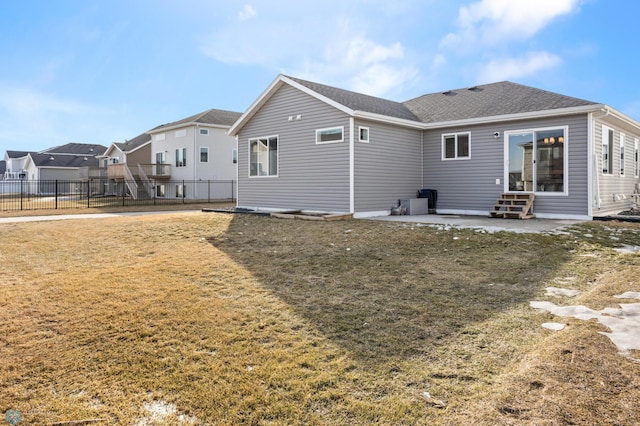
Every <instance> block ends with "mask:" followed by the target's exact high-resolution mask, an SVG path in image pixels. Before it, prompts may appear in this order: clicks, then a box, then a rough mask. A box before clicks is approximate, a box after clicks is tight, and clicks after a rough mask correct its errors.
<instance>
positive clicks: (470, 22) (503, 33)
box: [441, 0, 582, 47]
mask: <svg viewBox="0 0 640 426" xmlns="http://www.w3.org/2000/svg"><path fill="white" fill-rule="evenodd" d="M581 4H582V0H481V1H479V2H475V3H472V4H470V5H469V6H462V7H461V8H460V10H459V13H458V18H457V24H458V27H459V30H458V31H457V32H453V33H449V34H447V35H446V36H445V37H444V38H443V39H442V42H441V45H442V46H447V47H452V46H461V47H465V46H466V47H469V46H470V45H473V46H476V45H477V44H478V43H480V44H482V45H495V44H500V43H509V42H513V41H514V40H526V39H528V38H530V37H532V36H533V35H535V34H536V33H538V32H539V31H540V30H542V29H543V28H544V27H546V26H547V25H549V24H550V23H551V22H552V21H553V20H554V19H556V18H558V17H560V16H563V15H567V14H569V13H572V12H575V11H577V10H578V9H579V7H580V5H581Z"/></svg>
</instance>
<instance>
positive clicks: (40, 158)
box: [30, 153, 98, 168]
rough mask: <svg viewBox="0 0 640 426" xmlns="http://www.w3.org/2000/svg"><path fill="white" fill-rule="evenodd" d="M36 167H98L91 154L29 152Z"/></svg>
mask: <svg viewBox="0 0 640 426" xmlns="http://www.w3.org/2000/svg"><path fill="white" fill-rule="evenodd" d="M30 157H31V159H32V160H33V163H34V164H35V165H36V166H37V167H71V168H75V167H98V159H97V158H95V157H94V156H92V155H69V154H35V153H31V154H30Z"/></svg>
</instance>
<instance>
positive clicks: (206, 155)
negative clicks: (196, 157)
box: [200, 146, 209, 163]
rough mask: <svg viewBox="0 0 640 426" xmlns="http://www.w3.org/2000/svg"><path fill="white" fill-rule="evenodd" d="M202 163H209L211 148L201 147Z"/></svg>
mask: <svg viewBox="0 0 640 426" xmlns="http://www.w3.org/2000/svg"><path fill="white" fill-rule="evenodd" d="M200 162H201V163H208V162H209V148H208V147H206V146H201V147H200Z"/></svg>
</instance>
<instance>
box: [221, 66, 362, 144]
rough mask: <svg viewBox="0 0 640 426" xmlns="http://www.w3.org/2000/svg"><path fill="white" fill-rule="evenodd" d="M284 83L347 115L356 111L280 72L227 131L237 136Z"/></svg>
mask: <svg viewBox="0 0 640 426" xmlns="http://www.w3.org/2000/svg"><path fill="white" fill-rule="evenodd" d="M283 84H288V85H289V86H291V87H294V88H296V89H298V90H300V91H301V92H304V93H306V94H307V95H309V96H312V97H314V98H316V99H318V100H320V101H322V102H324V103H326V104H328V105H331V106H332V107H334V108H336V109H338V110H340V111H342V112H344V113H346V114H347V115H350V116H353V114H354V111H353V110H352V109H351V108H348V107H346V106H344V105H342V104H341V103H338V102H336V101H334V100H331V99H329V98H327V97H326V96H323V95H321V94H319V93H317V92H314V91H313V90H311V89H309V88H308V87H306V86H303V85H302V84H300V83H297V82H295V81H293V80H291V79H290V78H287V77H285V76H284V75H282V74H280V75H279V76H278V77H277V78H276V79H275V80H274V81H273V82H272V83H271V84H270V85H269V87H267V88H266V89H265V91H264V92H262V94H261V95H260V97H259V98H258V99H256V100H255V101H254V102H253V103H252V104H251V106H250V107H249V109H248V110H247V111H246V112H245V113H244V114H242V116H241V117H240V118H239V119H238V121H236V122H235V123H234V124H233V125H232V126H231V128H229V131H228V132H227V134H229V135H230V136H237V135H238V132H240V129H242V127H244V125H245V124H246V123H247V121H249V119H250V118H251V117H253V116H254V114H255V113H256V112H257V111H258V110H259V109H260V107H262V105H264V104H265V103H266V102H267V101H268V100H269V99H270V98H271V96H273V94H274V93H276V91H277V90H278V89H279V88H280V87H282V85H283Z"/></svg>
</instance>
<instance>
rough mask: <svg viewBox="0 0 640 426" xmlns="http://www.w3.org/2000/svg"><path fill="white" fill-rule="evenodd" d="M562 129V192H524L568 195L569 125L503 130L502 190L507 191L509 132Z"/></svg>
mask: <svg viewBox="0 0 640 426" xmlns="http://www.w3.org/2000/svg"><path fill="white" fill-rule="evenodd" d="M557 129H562V130H563V132H564V142H563V149H564V152H563V154H562V155H564V161H563V163H562V167H563V171H564V177H563V179H564V191H562V192H545V191H526V192H524V191H523V193H524V194H534V195H540V196H545V197H566V196H568V195H569V126H553V127H536V128H532V129H521V130H509V131H507V132H504V155H503V156H504V166H503V168H504V178H503V181H504V192H509V170H508V167H507V164H508V163H509V135H511V134H514V133H515V134H519V133H534V134H535V133H536V132H544V131H547V130H557ZM469 152H471V145H469Z"/></svg>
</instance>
